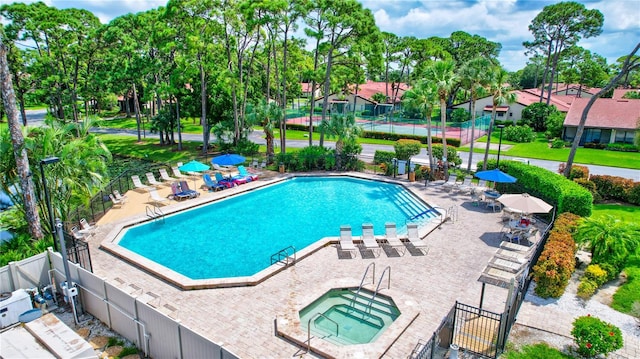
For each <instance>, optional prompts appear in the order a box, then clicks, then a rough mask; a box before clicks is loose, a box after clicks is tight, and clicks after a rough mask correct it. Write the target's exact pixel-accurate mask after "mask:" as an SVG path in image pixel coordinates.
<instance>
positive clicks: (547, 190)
mask: <svg viewBox="0 0 640 359" xmlns="http://www.w3.org/2000/svg"><path fill="white" fill-rule="evenodd" d="M478 166H479V167H480V166H481V164H479V165H478ZM493 168H496V161H495V160H489V161H488V162H487V169H493ZM500 170H502V171H503V172H506V173H508V174H510V175H512V176H514V177H516V178H517V179H518V182H517V185H518V187H520V188H521V189H523V190H524V191H525V192H527V193H529V194H531V195H533V196H536V197H540V198H542V199H543V200H545V201H547V202H548V203H550V204H552V205H554V206H556V208H557V211H558V214H560V213H564V212H571V213H574V214H577V215H579V216H582V217H589V216H590V215H591V209H592V206H593V195H592V194H591V192H589V191H588V190H587V189H585V188H584V187H582V186H580V185H579V184H577V183H575V182H573V181H571V180H568V179H566V178H565V177H563V176H561V175H559V174H557V173H554V172H551V171H549V170H547V169H544V168H542V167H537V166H530V165H527V164H524V163H522V162H517V161H500Z"/></svg>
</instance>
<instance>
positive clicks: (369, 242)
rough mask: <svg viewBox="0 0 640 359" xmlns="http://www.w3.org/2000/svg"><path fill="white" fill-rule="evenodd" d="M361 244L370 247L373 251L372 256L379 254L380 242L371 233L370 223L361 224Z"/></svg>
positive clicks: (366, 247)
mask: <svg viewBox="0 0 640 359" xmlns="http://www.w3.org/2000/svg"><path fill="white" fill-rule="evenodd" d="M361 238H362V246H363V248H364V249H365V250H366V249H370V250H371V252H372V253H373V255H374V257H378V256H380V250H382V247H380V244H378V241H376V236H375V235H374V234H373V224H371V223H363V224H362V237H361Z"/></svg>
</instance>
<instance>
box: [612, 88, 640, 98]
mask: <svg viewBox="0 0 640 359" xmlns="http://www.w3.org/2000/svg"><path fill="white" fill-rule="evenodd" d="M627 92H640V89H615V90H613V97H612V98H615V99H621V98H622V96H624V95H625V94H626V93H627Z"/></svg>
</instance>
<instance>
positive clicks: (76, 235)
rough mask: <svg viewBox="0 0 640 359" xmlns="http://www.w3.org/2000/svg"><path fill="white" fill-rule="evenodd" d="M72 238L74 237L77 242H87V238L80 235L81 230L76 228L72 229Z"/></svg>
mask: <svg viewBox="0 0 640 359" xmlns="http://www.w3.org/2000/svg"><path fill="white" fill-rule="evenodd" d="M71 236H73V238H74V239H75V240H77V241H83V242H86V241H87V238H86V237H85V236H84V234H82V233H80V230H79V229H78V227H76V226H73V227H71Z"/></svg>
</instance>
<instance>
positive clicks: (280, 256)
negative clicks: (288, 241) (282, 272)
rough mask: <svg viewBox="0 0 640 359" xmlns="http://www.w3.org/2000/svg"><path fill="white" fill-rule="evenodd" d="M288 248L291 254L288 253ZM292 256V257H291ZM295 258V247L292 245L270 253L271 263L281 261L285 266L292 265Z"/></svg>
mask: <svg viewBox="0 0 640 359" xmlns="http://www.w3.org/2000/svg"><path fill="white" fill-rule="evenodd" d="M289 250H291V251H292V253H291V254H289ZM292 256H293V258H291V257H292ZM296 260H297V258H296V248H295V247H294V246H289V247H287V248H283V249H281V250H279V251H278V252H276V253H274V254H272V255H271V265H273V264H274V263H282V264H284V266H285V267H288V266H290V265H294V264H295V263H296Z"/></svg>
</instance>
